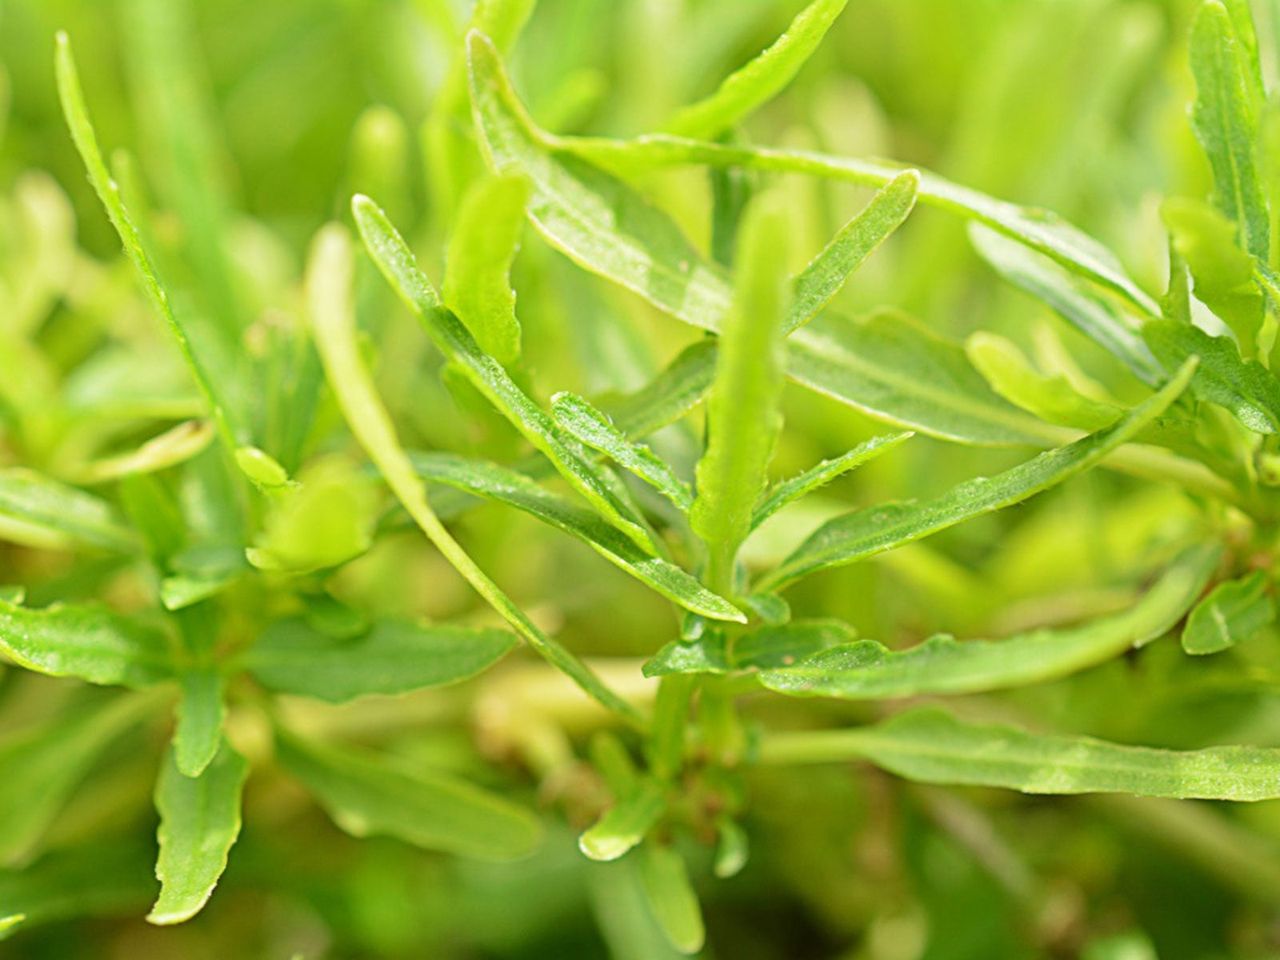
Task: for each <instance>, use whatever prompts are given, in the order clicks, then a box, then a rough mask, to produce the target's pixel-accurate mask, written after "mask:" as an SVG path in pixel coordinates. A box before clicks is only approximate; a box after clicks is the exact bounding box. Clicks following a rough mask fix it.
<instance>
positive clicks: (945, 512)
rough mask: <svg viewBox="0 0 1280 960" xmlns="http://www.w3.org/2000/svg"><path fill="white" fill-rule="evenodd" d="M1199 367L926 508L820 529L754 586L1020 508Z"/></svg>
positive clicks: (1121, 433)
mask: <svg viewBox="0 0 1280 960" xmlns="http://www.w3.org/2000/svg"><path fill="white" fill-rule="evenodd" d="M1195 369H1196V361H1195V360H1194V359H1192V360H1188V361H1187V362H1186V363H1185V364H1184V365H1183V367H1182V369H1181V370H1179V371H1178V373H1177V374H1176V375H1175V376H1174V377H1173V379H1172V380H1170V381H1169V383H1167V384H1166V385H1165V386H1164V387H1162V388H1161V389H1160V390H1159V391H1157V392H1156V393H1155V394H1153V395H1152V396H1151V397H1149V398H1148V399H1147V400H1145V401H1143V402H1142V403H1141V404H1140V405H1138V406H1137V407H1135V408H1134V409H1133V410H1132V411H1130V413H1129V414H1128V415H1127V416H1126V417H1124V419H1122V420H1120V421H1119V422H1117V423H1116V424H1114V425H1113V426H1111V427H1108V428H1107V429H1105V430H1100V431H1098V432H1097V433H1092V434H1089V435H1088V436H1087V437H1083V438H1082V439H1080V440H1077V441H1075V442H1074V443H1070V444H1068V445H1067V446H1065V447H1059V448H1058V449H1056V450H1049V451H1046V452H1045V453H1042V454H1040V455H1039V456H1037V457H1035V458H1034V459H1032V460H1028V461H1026V462H1025V463H1021V464H1019V465H1018V466H1016V467H1013V468H1011V469H1009V470H1006V471H1004V472H1003V473H1001V474H998V475H996V476H994V477H990V478H987V477H981V478H978V479H975V480H969V481H967V482H965V483H962V484H960V485H959V486H958V487H953V488H952V489H951V490H949V491H948V492H947V493H944V494H942V495H941V496H939V497H936V498H934V499H932V500H927V501H924V502H923V503H891V504H887V505H885V506H879V507H869V508H867V509H863V510H857V511H855V512H853V513H850V514H845V515H844V516H842V517H836V518H835V519H834V520H831V521H828V522H827V523H825V524H823V525H822V526H821V527H820V528H819V529H818V530H817V531H816V532H814V533H813V534H812V535H811V536H810V537H809V539H807V540H806V541H805V542H804V543H802V544H801V545H800V546H799V547H797V548H796V550H795V551H794V552H793V553H792V554H791V555H790V556H789V557H787V558H786V559H785V560H784V561H783V562H782V564H781V565H780V566H778V567H777V568H776V569H774V570H772V571H771V572H769V573H768V574H766V575H765V576H764V577H763V578H762V580H761V581H760V582H759V583H758V584H757V585H756V589H759V590H776V589H778V588H779V587H780V586H782V585H784V584H787V583H790V582H792V581H794V580H797V579H799V578H800V577H803V576H806V575H808V574H810V573H814V572H816V571H818V570H823V569H826V568H827V567H833V566H843V565H845V564H849V563H854V562H856V561H858V560H863V559H866V558H867V557H870V556H874V555H875V554H877V553H883V552H884V551H886V550H892V549H893V548H894V547H898V546H901V545H902V544H904V543H910V542H912V541H914V540H919V539H922V538H923V537H927V536H930V535H932V534H934V533H937V532H938V531H940V530H945V529H947V528H948V527H951V526H954V525H955V524H957V523H960V522H962V521H964V520H968V519H971V518H973V517H977V516H981V515H982V514H984V513H990V512H991V511H993V510H1000V509H1002V508H1004V507H1008V506H1011V505H1013V504H1015V503H1020V502H1022V501H1023V500H1025V499H1027V498H1028V497H1030V496H1033V495H1034V494H1036V493H1040V492H1041V491H1043V490H1047V489H1048V488H1050V487H1052V486H1055V485H1057V484H1059V483H1061V482H1062V481H1064V480H1066V479H1068V478H1069V477H1072V476H1075V475H1076V474H1077V473H1080V472H1081V471H1082V470H1086V469H1088V468H1089V467H1091V466H1093V465H1094V464H1096V463H1098V462H1099V461H1100V460H1101V459H1102V458H1103V457H1105V456H1106V455H1107V454H1108V453H1110V452H1111V451H1112V450H1114V449H1115V448H1116V447H1118V446H1120V445H1121V444H1123V443H1125V442H1127V441H1128V440H1130V439H1132V438H1133V437H1134V436H1135V435H1136V434H1137V433H1138V432H1139V431H1141V430H1142V428H1143V427H1145V426H1146V425H1147V424H1149V423H1151V422H1152V421H1153V420H1154V419H1155V418H1156V417H1158V416H1159V415H1160V414H1161V413H1163V412H1164V411H1165V410H1166V409H1167V408H1168V406H1169V404H1171V403H1172V402H1173V401H1174V400H1176V399H1177V397H1178V396H1179V395H1180V394H1181V393H1182V391H1183V390H1184V389H1186V386H1187V383H1188V382H1189V381H1190V379H1191V376H1192V374H1193V373H1194V372H1195Z"/></svg>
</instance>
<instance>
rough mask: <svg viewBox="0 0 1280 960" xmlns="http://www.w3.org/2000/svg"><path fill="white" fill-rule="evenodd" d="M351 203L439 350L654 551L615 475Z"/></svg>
mask: <svg viewBox="0 0 1280 960" xmlns="http://www.w3.org/2000/svg"><path fill="white" fill-rule="evenodd" d="M351 206H352V212H353V213H354V215H355V219H356V224H357V226H358V227H359V229H360V235H361V237H362V238H363V239H364V244H365V248H366V249H367V250H368V252H369V255H370V256H371V257H372V258H373V261H374V263H375V264H377V266H378V269H379V270H380V271H381V272H382V275H383V276H384V277H385V278H386V280H387V282H388V283H389V284H391V286H392V287H393V288H394V289H395V291H396V292H397V293H398V294H399V295H400V297H401V299H402V300H403V301H404V302H405V304H406V305H407V306H408V307H409V309H410V310H411V311H412V312H413V314H414V316H416V317H417V318H418V320H419V321H420V322H421V324H422V326H423V328H424V329H425V330H426V332H427V334H428V335H429V336H430V337H431V340H432V342H433V343H435V345H436V346H437V347H438V348H439V350H440V352H441V353H443V354H444V355H445V357H446V358H448V359H449V360H450V361H451V362H453V363H454V364H456V365H457V367H458V369H459V370H461V371H462V372H463V374H464V375H465V376H466V377H467V379H468V380H469V381H470V382H471V384H472V385H473V386H474V387H475V388H476V389H477V390H479V391H480V393H481V394H483V395H484V396H485V398H486V399H488V400H489V402H490V403H492V404H493V405H494V407H495V408H496V409H497V410H498V412H500V413H501V414H502V415H503V416H504V417H506V418H507V420H509V421H510V423H511V425H512V426H513V427H515V428H516V429H517V430H518V431H520V433H521V434H522V435H523V436H524V437H525V439H526V440H528V441H529V442H530V443H531V444H533V446H534V447H535V448H536V449H537V450H538V451H540V452H541V453H542V454H543V455H544V456H546V457H547V459H548V460H550V461H551V462H552V464H554V465H555V468H556V470H557V471H558V472H559V473H560V475H561V476H562V477H564V478H565V480H567V481H568V482H569V484H570V486H572V487H573V488H574V489H575V490H577V491H578V492H579V493H580V494H582V495H583V496H584V497H585V498H586V499H587V501H588V502H589V503H590V504H591V505H592V506H593V507H595V508H596V509H597V510H599V511H600V513H601V515H602V516H604V517H605V518H606V519H608V520H609V522H610V523H612V524H614V526H616V527H617V528H618V529H619V530H621V531H622V532H623V533H625V534H626V535H627V536H629V537H631V539H633V540H635V541H636V543H637V544H638V545H639V546H640V547H642V548H644V549H646V550H652V549H653V540H652V537H651V534H650V533H649V531H648V530H647V529H646V527H645V526H644V521H643V520H642V519H641V518H639V517H638V516H637V514H636V510H635V508H634V506H633V505H632V504H630V503H629V502H628V500H627V498H626V497H625V493H624V492H623V493H620V492H619V485H618V484H617V482H616V478H614V477H612V475H611V474H609V473H608V471H607V470H605V469H604V468H602V467H599V466H597V465H596V464H595V463H594V462H593V461H592V460H591V458H590V457H589V456H588V455H587V453H586V451H584V450H583V449H582V447H581V445H580V444H579V443H578V442H577V441H576V440H574V439H573V438H571V437H568V436H566V435H564V434H562V433H561V432H560V431H559V430H558V429H557V427H556V425H555V421H554V420H552V419H551V417H550V416H548V415H547V413H546V412H545V411H543V409H542V408H541V407H539V406H538V405H537V404H535V403H534V402H533V401H532V400H530V399H529V397H528V396H526V395H525V393H524V392H523V391H522V390H521V389H520V388H519V387H518V386H516V384H515V381H513V380H512V379H511V377H510V376H508V375H507V372H506V371H505V370H503V369H502V366H501V365H500V364H498V363H497V362H495V361H494V359H493V358H492V357H489V356H487V355H486V354H485V353H483V352H482V351H481V350H480V348H479V346H478V345H477V344H476V342H475V339H474V338H473V337H472V336H471V334H470V333H468V332H467V328H466V327H464V326H463V325H462V323H461V322H460V321H459V320H458V318H457V317H455V316H454V315H453V314H452V313H451V312H449V311H448V310H447V309H445V307H444V305H443V304H442V303H441V302H440V298H439V296H438V295H437V294H436V292H435V290H434V289H433V288H432V287H431V284H430V282H429V281H428V280H427V278H426V277H425V276H424V275H423V273H422V271H421V270H419V269H418V265H417V263H416V262H415V261H414V258H413V254H412V253H411V252H410V251H409V248H408V246H406V245H405V242H404V240H403V239H402V238H401V236H400V234H399V233H397V232H396V229H395V227H393V226H392V225H391V222H390V221H389V220H387V217H386V214H384V213H383V212H382V211H381V210H380V209H379V208H378V206H377V204H375V203H374V202H373V201H372V200H370V199H369V198H368V197H360V196H357V197H356V198H355V199H354V200H352V204H351Z"/></svg>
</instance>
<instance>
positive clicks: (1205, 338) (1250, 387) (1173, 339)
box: [1142, 320, 1280, 433]
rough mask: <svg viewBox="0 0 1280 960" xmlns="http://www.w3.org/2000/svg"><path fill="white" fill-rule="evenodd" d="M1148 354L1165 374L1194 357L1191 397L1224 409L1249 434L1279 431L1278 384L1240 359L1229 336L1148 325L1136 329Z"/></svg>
mask: <svg viewBox="0 0 1280 960" xmlns="http://www.w3.org/2000/svg"><path fill="white" fill-rule="evenodd" d="M1142 335H1143V337H1144V338H1145V339H1146V341H1147V343H1148V344H1150V346H1151V349H1152V351H1153V352H1154V353H1155V355H1156V356H1157V357H1158V358H1159V359H1160V362H1161V363H1163V364H1165V365H1166V366H1167V367H1169V368H1170V369H1172V368H1174V367H1176V366H1177V365H1178V364H1180V363H1182V362H1183V361H1184V360H1185V359H1186V358H1187V357H1189V356H1196V357H1199V358H1200V365H1199V367H1198V368H1197V369H1196V375H1195V376H1194V377H1193V378H1192V380H1191V392H1192V394H1194V395H1195V397H1196V398H1197V399H1199V400H1203V401H1205V402H1206V403H1216V404H1217V405H1218V406H1220V407H1223V408H1225V409H1227V410H1230V411H1231V413H1233V414H1234V415H1235V418H1236V419H1237V420H1239V421H1240V422H1241V423H1242V424H1244V425H1245V426H1246V427H1248V428H1249V429H1250V430H1253V431H1254V432H1255V433H1277V432H1280V380H1277V379H1276V377H1275V375H1274V374H1273V373H1271V371H1269V370H1267V369H1266V368H1265V367H1263V366H1262V365H1261V364H1260V363H1258V362H1257V361H1256V360H1244V359H1242V358H1241V356H1240V351H1239V350H1238V349H1236V345H1235V344H1234V343H1233V342H1232V341H1231V339H1230V338H1229V337H1213V336H1210V335H1209V334H1207V333H1205V332H1204V331H1203V330H1201V329H1200V328H1199V327H1193V326H1190V325H1188V324H1184V323H1179V322H1178V321H1176V320H1153V321H1151V322H1149V323H1148V324H1147V325H1146V326H1144V327H1143V328H1142Z"/></svg>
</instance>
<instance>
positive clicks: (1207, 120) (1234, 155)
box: [1190, 0, 1271, 263]
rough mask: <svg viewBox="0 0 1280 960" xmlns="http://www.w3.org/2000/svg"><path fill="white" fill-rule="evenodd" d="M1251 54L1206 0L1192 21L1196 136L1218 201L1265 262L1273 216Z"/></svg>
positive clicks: (1215, 0)
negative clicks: (1261, 157) (1259, 156)
mask: <svg viewBox="0 0 1280 960" xmlns="http://www.w3.org/2000/svg"><path fill="white" fill-rule="evenodd" d="M1247 59H1248V53H1247V51H1245V50H1242V49H1241V45H1240V43H1239V42H1238V41H1237V39H1236V37H1235V32H1234V30H1233V29H1232V24H1231V16H1230V14H1228V13H1227V10H1226V8H1225V7H1224V6H1223V5H1222V4H1221V2H1219V0H1206V2H1205V3H1203V4H1201V5H1200V8H1199V9H1198V10H1197V11H1196V16H1195V19H1194V20H1193V21H1192V23H1191V46H1190V60H1191V72H1192V74H1193V75H1194V76H1195V79H1196V100H1195V104H1194V106H1193V108H1192V111H1191V121H1192V126H1193V127H1194V128H1195V131H1196V137H1197V138H1198V139H1199V141H1200V145H1201V146H1202V147H1203V148H1204V152H1205V155H1206V156H1207V157H1208V158H1209V166H1210V168H1211V169H1212V170H1213V186H1214V199H1215V201H1216V202H1217V204H1218V207H1219V208H1220V209H1221V210H1222V212H1223V213H1225V214H1226V215H1227V217H1228V218H1229V219H1231V220H1232V221H1233V222H1235V224H1236V225H1237V227H1238V229H1239V231H1240V241H1241V243H1240V245H1241V246H1242V247H1244V249H1245V250H1247V251H1248V252H1249V253H1251V254H1252V255H1253V256H1254V257H1256V258H1257V259H1258V260H1259V261H1261V262H1262V263H1267V262H1268V260H1269V257H1270V253H1271V239H1270V236H1269V230H1270V221H1271V218H1270V215H1269V214H1268V212H1267V202H1266V198H1265V196H1264V195H1263V192H1262V182H1261V179H1260V178H1259V175H1258V168H1257V162H1256V159H1255V157H1254V145H1255V143H1256V142H1257V136H1258V129H1257V117H1256V116H1255V112H1254V108H1253V106H1252V104H1251V103H1250V89H1249V83H1250V80H1249V73H1250V68H1249V66H1248V65H1247V62H1246V61H1247Z"/></svg>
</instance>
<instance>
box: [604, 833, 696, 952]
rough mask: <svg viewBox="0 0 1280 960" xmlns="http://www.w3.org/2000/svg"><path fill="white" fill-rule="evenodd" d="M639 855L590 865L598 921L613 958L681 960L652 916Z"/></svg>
mask: <svg viewBox="0 0 1280 960" xmlns="http://www.w3.org/2000/svg"><path fill="white" fill-rule="evenodd" d="M638 864H639V857H627V858H626V859H624V860H621V861H618V862H615V863H593V864H589V865H588V868H587V878H588V881H589V884H590V885H589V887H588V892H589V893H590V894H591V907H592V913H593V914H594V917H595V921H596V923H597V924H598V925H599V927H600V933H601V936H602V937H603V938H604V940H605V943H606V944H607V945H608V948H609V956H610V957H611V958H612V960H678V958H679V957H681V956H682V954H681V953H679V952H678V951H676V950H675V949H674V948H673V947H672V946H671V944H670V943H668V942H667V937H666V934H665V933H663V932H662V929H661V928H660V927H659V926H658V925H657V923H656V922H655V921H654V919H653V913H652V911H651V910H650V909H649V903H648V899H647V898H646V897H645V893H644V888H643V887H642V886H641V883H640V868H639V865H638Z"/></svg>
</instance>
